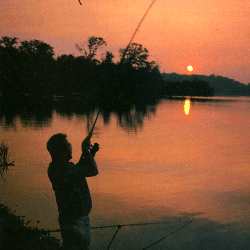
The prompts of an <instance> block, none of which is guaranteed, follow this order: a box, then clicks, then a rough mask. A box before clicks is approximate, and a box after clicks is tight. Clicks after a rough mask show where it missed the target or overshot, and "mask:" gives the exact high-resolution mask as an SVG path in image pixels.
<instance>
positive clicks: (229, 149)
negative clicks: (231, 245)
mask: <svg viewBox="0 0 250 250" xmlns="http://www.w3.org/2000/svg"><path fill="white" fill-rule="evenodd" d="M54 101H57V102H56V103H57V105H55V104H54V103H53V104H51V105H48V103H47V102H46V101H44V102H43V103H40V106H38V108H37V109H36V108H35V107H34V106H33V105H30V106H29V108H27V107H28V106H25V105H18V104H16V106H14V108H11V107H9V106H8V105H2V108H1V116H0V135H1V137H0V141H5V143H7V145H8V146H9V159H10V161H13V160H14V161H15V166H13V167H9V170H8V171H7V173H5V174H4V178H5V181H3V180H2V179H0V189H1V197H0V202H1V203H3V204H4V205H6V206H8V207H9V208H11V209H12V210H13V211H15V214H17V215H23V216H25V218H24V219H25V221H26V222H27V223H28V224H29V225H30V226H35V227H38V228H43V229H49V230H54V229H58V228H59V225H58V221H57V216H58V215H57V206H56V202H55V197H54V191H53V190H52V188H51V183H50V182H49V180H48V177H47V167H48V164H49V163H50V156H49V154H48V152H47V149H46V142H47V140H48V139H49V138H50V136H52V135H53V134H55V133H59V132H64V133H66V134H67V135H68V140H69V141H70V142H71V143H72V146H73V159H72V161H73V162H77V161H78V159H79V157H80V145H81V141H82V140H83V139H84V138H85V137H86V136H87V131H88V128H89V127H91V126H92V124H93V121H94V119H95V116H96V114H97V112H98V110H97V109H94V108H93V109H91V112H89V111H88V112H86V113H84V112H78V109H77V108H76V109H72V110H66V109H65V108H64V107H68V106H70V105H71V100H66V101H65V100H64V102H63V104H61V101H60V100H59V101H58V100H54ZM31 106H32V107H31ZM75 106H76V107H77V105H75ZM17 110H18V111H17ZM39 110H40V112H39ZM94 142H98V143H99V144H100V151H99V152H98V153H97V155H96V162H97V164H98V167H99V175H98V176H96V177H92V178H88V179H87V180H88V183H89V187H90V191H91V194H92V199H93V209H92V211H91V214H90V219H91V226H92V227H98V226H107V225H117V224H131V223H154V222H162V221H171V222H174V221H176V222H178V223H179V221H193V222H195V223H194V224H193V226H190V229H189V230H188V229H185V230H187V234H186V235H189V234H190V233H191V232H192V234H193V236H192V237H193V238H195V239H196V241H197V239H198V238H197V237H198V236H197V235H196V234H197V232H198V231H196V232H195V228H196V230H204V235H206V234H207V231H206V230H208V228H209V230H210V231H211V230H212V231H213V232H217V233H216V234H213V236H211V233H209V235H210V236H211V237H213V239H214V237H218V235H224V234H223V233H224V232H225V230H226V231H227V232H228V233H230V237H231V239H235V241H241V242H242V241H244V242H245V244H248V243H249V240H247V238H248V239H249V236H250V235H249V234H248V232H249V228H250V227H249V225H250V216H249V215H250V199H249V198H250V182H249V180H250V168H249V167H250V152H249V145H250V98H248V97H211V98H191V99H190V98H186V99H183V98H176V99H165V100H160V101H157V102H155V103H150V104H147V105H146V106H143V107H132V108H130V109H128V110H125V111H124V112H123V113H119V112H110V113H108V114H104V113H101V115H100V117H99V119H98V121H97V123H96V127H95V131H94V134H93V137H92V143H94ZM194 225H196V226H194ZM191 228H192V229H191ZM204 228H206V230H205V229H204ZM153 229H154V228H152V227H151V230H153ZM108 230H109V229H107V231H108ZM138 230H139V229H138ZM148 230H149V229H148ZM161 230H163V229H162V226H161ZM97 231H98V230H97ZM139 231H140V230H139ZM210 231H209V232H210ZM105 232H106V231H105V230H100V231H99V232H98V233H95V232H93V241H94V243H93V244H94V246H93V249H94V248H95V249H102V248H101V245H102V244H104V243H105V244H107V242H108V240H107V238H108V237H107V236H105V235H104V234H105ZM112 232H113V231H112ZM112 232H111V231H110V232H109V233H110V234H112ZM194 232H195V233H194ZM96 234H98V236H97V235H96ZM194 234H195V235H196V236H194ZM55 235H58V233H55ZM119 235H121V236H120V237H121V238H120V241H122V240H126V241H128V237H129V236H128V235H129V230H128V229H124V230H123V231H122V232H121V233H120V234H119ZM215 235H216V236H215ZM186 237H188V236H186ZM190 237H191V236H190V235H189V237H188V239H186V242H188V241H189V244H191V243H190V241H191V240H190V239H191V238H190ZM199 237H202V236H201V235H200V233H199ZM207 237H208V236H207ZM221 237H223V236H221ZM220 240H221V241H223V240H222V239H220ZM101 241H102V243H101ZM106 241H107V242H106ZM117 241H118V240H117ZM131 241H132V239H131ZM196 241H194V240H192V242H196ZM246 241H247V243H246ZM98 244H99V248H98ZM114 244H115V243H114ZM117 244H118V243H117ZM126 244H128V243H126ZM131 244H132V243H131ZM173 244H174V243H173ZM175 244H176V246H177V245H178V244H179V243H178V239H176V241H175ZM193 244H195V243H193ZM112 249H117V248H115V246H114V248H112ZM119 249H122V247H120V248H119ZM130 249H132V247H131V248H130ZM135 249H139V248H135ZM150 249H151V248H150ZM152 249H153V248H152ZM154 249H161V248H159V247H155V248H154ZM170 249H171V248H170ZM179 249H180V248H179ZM181 249H182V248H181ZM183 249H185V247H183ZM193 249H195V248H193ZM197 249H198V248H197ZM204 249H209V248H204ZM211 249H212V248H211ZM242 249H244V248H242Z"/></svg>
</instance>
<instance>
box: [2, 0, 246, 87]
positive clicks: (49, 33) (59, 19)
mask: <svg viewBox="0 0 250 250" xmlns="http://www.w3.org/2000/svg"><path fill="white" fill-rule="evenodd" d="M151 2H152V1H151V0H136V1H131V0H129V1H125V0H120V1H111V0H110V1H107V0H98V1H90V0H86V1H84V2H83V1H82V5H80V4H79V2H78V1H77V0H75V1H70V0H62V1H60V2H58V1H57V0H51V1H49V2H47V1H32V0H13V1H3V2H2V3H1V8H2V11H1V14H0V17H1V18H0V24H1V31H0V36H1V37H2V36H10V37H18V38H19V39H20V40H19V41H23V40H32V39H38V40H42V41H44V42H46V43H49V44H51V46H52V47H54V51H55V54H56V56H58V55H60V54H70V53H72V54H73V53H74V54H75V55H78V54H79V52H78V51H77V50H76V49H75V44H76V43H78V44H80V43H84V42H86V41H87V39H88V38H89V37H90V36H97V37H102V38H103V39H105V41H106V42H107V44H108V46H107V48H106V50H107V51H110V52H112V53H113V54H114V55H115V58H114V61H115V60H116V61H117V60H119V56H118V51H119V49H120V48H125V47H126V45H127V44H128V42H129V40H130V38H131V37H132V35H133V33H134V32H135V30H136V27H137V25H138V24H139V22H140V20H141V18H142V17H143V15H144V13H145V11H146V10H147V9H148V7H149V6H150V3H151ZM249 34H250V8H249V1H248V0H236V1H230V2H228V1H226V2H225V1H224V2H221V1H219V0H211V1H209V2H204V1H203V2H201V1H193V2H192V4H190V2H187V1H184V0H178V1H175V2H171V1H169V2H168V1H164V0H158V1H156V2H155V3H154V5H153V6H152V8H150V10H149V12H148V14H147V16H146V18H145V20H144V21H143V23H142V25H141V27H140V28H139V30H138V32H137V34H136V36H135V38H134V40H133V42H135V43H140V44H142V45H143V46H144V47H145V48H147V49H148V51H149V55H150V58H149V59H150V60H152V61H156V63H157V64H158V65H159V67H160V70H161V71H162V72H165V73H172V72H175V73H177V74H186V73H187V70H186V68H187V65H189V63H190V61H192V66H193V68H194V69H195V72H196V74H203V75H211V74H215V75H221V76H225V77H228V78H232V79H234V80H237V81H240V82H242V83H245V84H247V83H249V82H250V75H249V74H250V73H249V72H250V67H249ZM104 52H105V51H104Z"/></svg>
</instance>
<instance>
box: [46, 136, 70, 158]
mask: <svg viewBox="0 0 250 250" xmlns="http://www.w3.org/2000/svg"><path fill="white" fill-rule="evenodd" d="M68 145H69V143H68V140H67V135H66V134H63V133H58V134H55V135H53V136H51V137H50V139H49V140H48V142H47V149H48V151H49V153H50V155H51V157H52V159H53V158H58V157H60V156H61V153H62V152H63V151H65V150H67V149H68Z"/></svg>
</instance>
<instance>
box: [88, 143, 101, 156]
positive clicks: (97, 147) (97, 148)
mask: <svg viewBox="0 0 250 250" xmlns="http://www.w3.org/2000/svg"><path fill="white" fill-rule="evenodd" d="M99 148H100V147H99V144H98V143H95V144H94V146H93V147H92V148H91V149H90V154H91V155H92V156H93V157H95V154H96V152H97V151H98V150H99Z"/></svg>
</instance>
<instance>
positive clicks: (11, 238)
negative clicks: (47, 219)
mask: <svg viewBox="0 0 250 250" xmlns="http://www.w3.org/2000/svg"><path fill="white" fill-rule="evenodd" d="M0 248H1V250H59V249H61V246H60V242H59V240H58V239H56V238H54V237H51V236H49V234H47V233H46V231H45V230H38V229H37V228H31V227H27V226H26V225H25V223H24V220H23V219H22V217H21V216H15V215H14V214H13V213H11V212H10V209H8V208H7V207H6V206H3V205H2V204H0Z"/></svg>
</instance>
